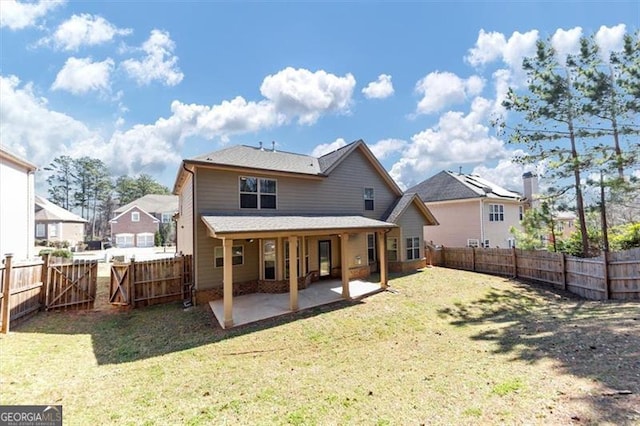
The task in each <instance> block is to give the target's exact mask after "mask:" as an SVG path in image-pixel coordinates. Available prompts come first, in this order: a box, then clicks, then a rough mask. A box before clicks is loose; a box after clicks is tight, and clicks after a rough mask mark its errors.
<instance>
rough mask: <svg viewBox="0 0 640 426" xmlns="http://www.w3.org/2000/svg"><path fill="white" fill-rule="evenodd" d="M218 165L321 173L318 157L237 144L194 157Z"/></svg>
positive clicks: (313, 173)
mask: <svg viewBox="0 0 640 426" xmlns="http://www.w3.org/2000/svg"><path fill="white" fill-rule="evenodd" d="M192 160H194V161H200V162H204V163H211V164H216V165H224V166H232V167H243V168H250V169H262V170H272V171H279V172H289V173H302V174H309V175H319V174H321V173H322V171H321V168H320V166H319V164H318V159H317V158H315V157H311V156H310V155H303V154H293V153H290V152H283V151H273V150H270V149H260V148H256V147H252V146H246V145H237V146H232V147H229V148H226V149H222V150H220V151H215V152H211V153H209V154H205V155H200V156H198V157H195V158H193V159H192Z"/></svg>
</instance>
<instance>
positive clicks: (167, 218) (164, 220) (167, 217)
mask: <svg viewBox="0 0 640 426" xmlns="http://www.w3.org/2000/svg"><path fill="white" fill-rule="evenodd" d="M172 218H173V214H172V213H162V223H171V219H172Z"/></svg>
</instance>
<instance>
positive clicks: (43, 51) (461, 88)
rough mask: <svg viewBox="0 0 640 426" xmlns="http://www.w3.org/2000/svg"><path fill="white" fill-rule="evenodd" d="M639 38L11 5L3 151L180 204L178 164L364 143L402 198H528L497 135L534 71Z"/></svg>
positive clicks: (133, 7)
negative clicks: (546, 58) (414, 189)
mask: <svg viewBox="0 0 640 426" xmlns="http://www.w3.org/2000/svg"><path fill="white" fill-rule="evenodd" d="M639 28H640V2H638V1H609V2H594V1H589V2H587V1H585V2H407V3H398V2H393V3H384V2H375V3H373V2H348V3H347V2H315V3H314V2H304V3H302V2H301V3H285V2H251V3H247V2H209V1H193V2H168V1H137V2H134V1H131V2H129V1H119V2H97V1H94V2H64V1H58V2H29V3H22V2H20V3H16V2H14V1H9V0H1V2H0V45H1V46H0V47H1V49H0V143H1V144H2V145H3V146H4V147H6V148H7V149H9V150H10V151H12V152H15V153H17V154H19V155H21V156H23V157H25V158H26V159H29V160H31V161H32V162H34V163H35V164H37V165H39V166H41V167H45V166H46V165H47V164H49V163H50V162H51V160H52V159H53V158H55V157H56V156H58V155H71V156H73V157H78V156H84V155H88V156H91V157H97V158H101V159H102V160H103V161H104V162H105V163H106V164H107V165H108V166H109V167H110V168H111V169H112V171H113V173H114V174H125V173H128V174H131V175H135V174H139V173H148V174H150V175H152V176H153V177H155V178H156V179H157V180H159V181H160V182H161V183H163V184H164V185H167V186H168V187H172V186H173V181H174V178H175V176H176V172H177V169H178V166H179V162H180V160H181V159H183V158H190V157H194V156H196V155H200V154H204V153H207V152H210V151H214V150H217V149H220V148H223V147H225V146H229V145H233V144H246V145H254V146H257V145H258V142H259V141H263V142H264V143H265V144H267V145H268V146H270V145H271V142H272V141H275V142H276V148H277V149H279V150H284V151H291V152H298V153H307V154H315V155H320V154H322V153H323V152H327V151H330V150H332V149H336V148H338V147H340V146H342V145H344V144H345V143H349V142H351V141H353V140H357V139H363V140H365V142H367V144H368V145H369V146H370V147H371V148H372V150H373V151H374V153H375V154H376V155H377V157H378V159H379V160H380V161H381V162H382V164H383V165H384V167H385V168H386V169H387V170H388V171H389V172H390V173H391V175H392V177H393V178H394V179H396V181H398V183H399V184H400V185H401V186H411V185H412V184H414V183H418V182H420V181H422V180H424V179H426V178H428V177H430V176H432V175H433V174H435V173H437V172H439V171H441V170H443V169H448V170H458V169H459V168H460V167H461V168H462V170H463V171H464V172H475V173H479V174H481V175H482V176H483V177H485V178H487V179H489V180H493V181H495V182H496V183H499V184H502V185H504V186H507V187H510V188H513V189H520V187H521V184H520V176H521V174H522V172H523V171H524V169H523V168H522V166H520V165H517V164H514V163H512V162H511V161H510V160H511V157H512V155H513V153H514V152H515V151H516V150H517V149H519V148H520V147H518V146H514V145H510V144H507V143H506V141H505V140H504V139H502V138H500V137H499V136H497V135H496V134H495V131H494V129H492V128H491V126H490V125H489V122H490V119H491V117H492V116H494V115H495V114H499V113H504V111H502V110H501V108H500V101H501V99H502V97H503V96H504V93H505V90H506V88H507V87H509V86H512V87H518V86H521V85H522V82H523V80H522V73H521V72H520V64H521V61H522V57H523V56H525V55H528V54H531V53H532V52H533V48H534V46H535V41H536V40H537V39H538V38H543V39H546V38H547V37H554V43H556V44H557V47H559V48H560V49H561V50H562V49H565V50H566V51H572V49H574V48H575V46H576V42H577V40H578V39H579V37H580V36H585V35H587V36H589V35H592V34H598V36H599V39H600V40H602V42H603V43H605V44H607V45H608V46H611V48H613V49H615V47H616V46H618V45H619V42H620V40H621V37H622V35H624V33H633V32H635V31H637V30H638V29H639ZM45 173H46V172H44V171H43V172H40V173H39V174H38V180H39V182H40V183H42V182H43V180H44V179H45V178H46V174H45ZM39 188H40V190H42V186H39Z"/></svg>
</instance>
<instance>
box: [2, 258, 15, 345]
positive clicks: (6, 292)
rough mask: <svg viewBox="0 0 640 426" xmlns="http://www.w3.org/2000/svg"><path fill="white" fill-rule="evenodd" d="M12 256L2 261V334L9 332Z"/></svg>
mask: <svg viewBox="0 0 640 426" xmlns="http://www.w3.org/2000/svg"><path fill="white" fill-rule="evenodd" d="M12 258H13V254H10V253H9V254H7V255H6V256H5V259H4V280H3V286H2V330H0V331H1V332H2V333H3V334H7V333H8V332H9V321H10V320H11V303H10V302H11V259H12Z"/></svg>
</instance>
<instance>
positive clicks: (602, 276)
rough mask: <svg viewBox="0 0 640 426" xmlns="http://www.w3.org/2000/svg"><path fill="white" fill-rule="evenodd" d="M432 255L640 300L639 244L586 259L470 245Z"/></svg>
mask: <svg viewBox="0 0 640 426" xmlns="http://www.w3.org/2000/svg"><path fill="white" fill-rule="evenodd" d="M432 255H433V263H434V264H435V265H437V266H443V267H445V268H453V269H463V270H468V271H474V272H483V273H487V274H492V275H502V276H509V277H513V278H520V279H523V280H532V281H537V282H542V283H546V284H551V285H553V286H554V287H555V288H559V289H563V290H567V291H569V292H571V293H574V294H577V295H579V296H582V297H584V298H586V299H592V300H607V299H620V300H640V248H636V249H633V250H627V251H621V252H604V253H603V254H602V255H600V256H599V257H595V258H589V259H584V258H579V257H573V256H567V255H565V254H563V253H552V252H546V251H528V250H526V251H525V250H520V249H493V248H474V247H463V248H457V247H456V248H449V247H442V248H441V249H438V250H435V251H434V252H433V253H432Z"/></svg>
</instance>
